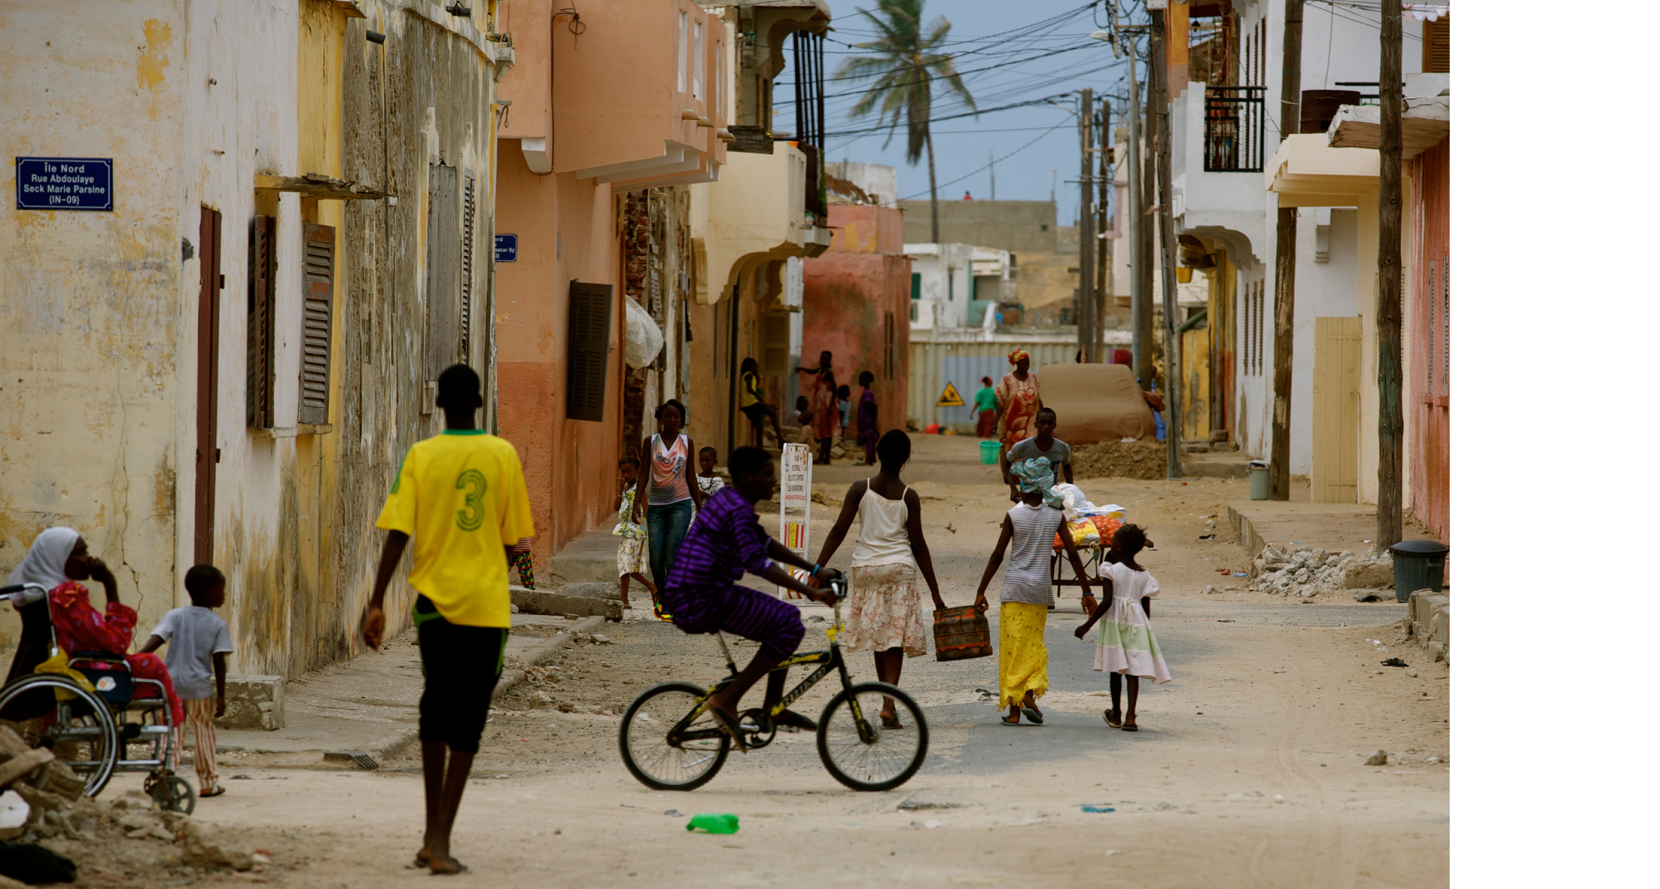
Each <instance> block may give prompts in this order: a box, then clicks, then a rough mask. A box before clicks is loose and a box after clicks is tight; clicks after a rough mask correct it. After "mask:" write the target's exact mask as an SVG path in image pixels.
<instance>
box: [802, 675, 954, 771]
mask: <svg viewBox="0 0 1660 889" xmlns="http://www.w3.org/2000/svg"><path fill="white" fill-rule="evenodd" d="M884 697H888V698H893V709H894V714H895V715H896V716H897V717H898V718H899V728H896V729H890V728H883V727H882V720H881V717H880V714H881V712H882V705H883V702H882V699H883V698H884ZM927 755H928V720H926V719H924V718H923V716H922V708H921V707H918V706H917V703H916V701H913V700H911V696H910V695H908V694H906V693H904V692H902V691H900V690H899V689H898V688H897V687H895V686H892V685H888V684H887V683H885V682H863V683H860V684H858V685H855V686H853V687H852V688H849V689H847V690H845V691H843V692H842V693H841V694H838V695H836V696H835V697H834V698H832V699H831V701H830V705H829V706H827V707H825V708H824V715H823V716H821V717H820V718H819V723H818V757H819V759H821V760H823V761H824V767H825V768H826V769H827V770H829V772H830V774H831V776H832V777H834V778H835V779H836V780H837V781H840V782H842V783H843V784H845V785H847V786H848V787H851V788H853V789H854V790H892V789H893V788H895V787H898V786H899V785H901V784H904V783H905V782H906V781H909V780H911V776H912V775H915V774H916V771H917V769H920V768H922V760H923V758H924V757H926V756H927Z"/></svg>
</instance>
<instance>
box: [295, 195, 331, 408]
mask: <svg viewBox="0 0 1660 889" xmlns="http://www.w3.org/2000/svg"><path fill="white" fill-rule="evenodd" d="M301 274H302V278H303V282H302V285H301V290H302V293H303V295H304V299H303V300H302V303H303V304H302V306H301V310H300V412H299V416H298V417H296V418H295V419H296V420H297V421H298V422H300V423H314V424H320V423H327V422H328V421H329V358H330V355H329V351H330V348H331V347H332V346H333V343H334V227H333V226H328V225H317V224H316V223H312V222H308V223H306V226H305V268H304V271H303V272H302V273H301Z"/></svg>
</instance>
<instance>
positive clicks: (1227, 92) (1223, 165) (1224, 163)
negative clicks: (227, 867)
mask: <svg viewBox="0 0 1660 889" xmlns="http://www.w3.org/2000/svg"><path fill="white" fill-rule="evenodd" d="M1267 92H1268V91H1267V88H1265V87H1260V86H1207V87H1205V172H1207V173H1260V172H1262V124H1263V102H1264V101H1265V99H1266V94H1267Z"/></svg>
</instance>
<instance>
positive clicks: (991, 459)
mask: <svg viewBox="0 0 1660 889" xmlns="http://www.w3.org/2000/svg"><path fill="white" fill-rule="evenodd" d="M1000 447H1002V443H1001V442H995V441H982V442H980V462H981V463H984V464H986V465H987V466H996V465H997V457H998V449H999V448H1000Z"/></svg>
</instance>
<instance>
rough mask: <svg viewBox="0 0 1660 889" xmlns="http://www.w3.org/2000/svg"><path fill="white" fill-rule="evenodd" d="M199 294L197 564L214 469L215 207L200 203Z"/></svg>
mask: <svg viewBox="0 0 1660 889" xmlns="http://www.w3.org/2000/svg"><path fill="white" fill-rule="evenodd" d="M197 241H198V242H199V244H200V257H201V267H202V287H201V295H200V296H199V297H198V299H197V309H196V515H195V522H194V528H195V530H194V536H195V546H194V555H193V556H192V558H194V559H195V564H197V565H207V564H212V563H213V511H214V495H215V486H216V482H217V481H218V478H217V476H218V470H219V291H220V290H222V289H224V286H225V276H224V275H223V274H221V273H220V271H219V211H217V210H212V209H209V208H207V207H203V208H202V223H201V230H200V234H199V237H198V238H197Z"/></svg>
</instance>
